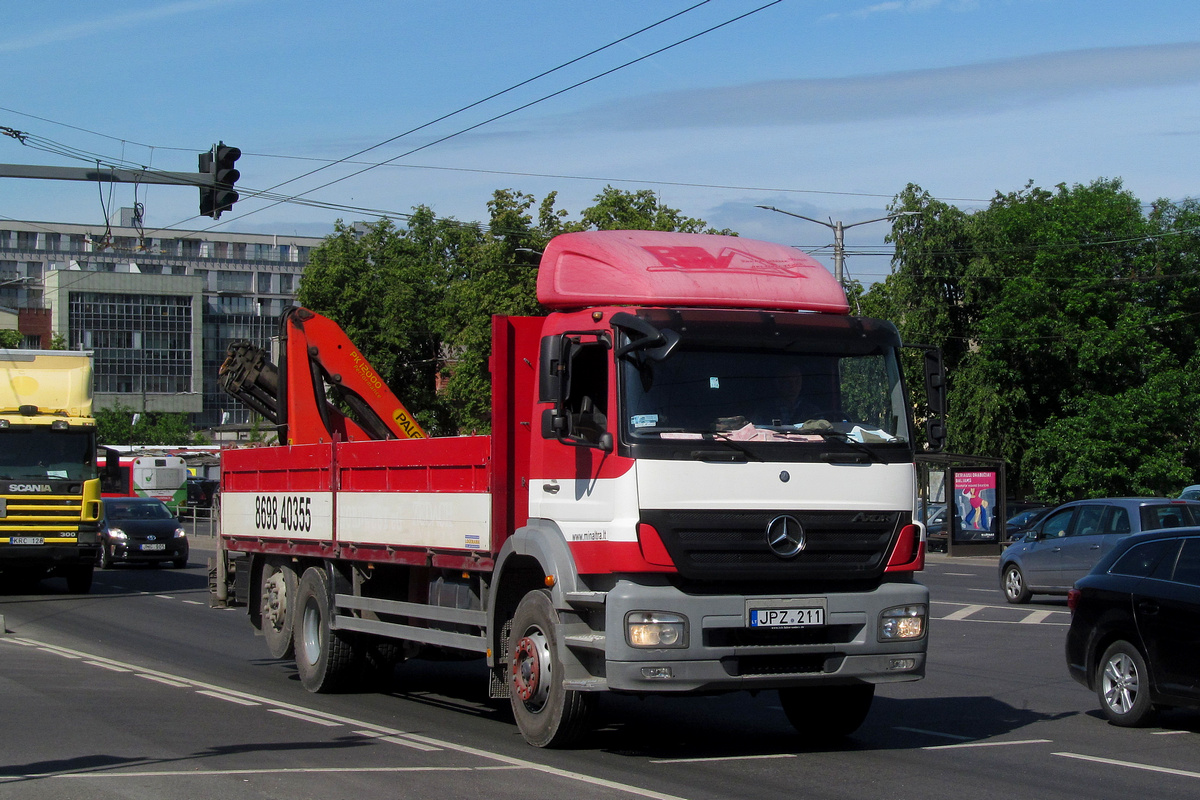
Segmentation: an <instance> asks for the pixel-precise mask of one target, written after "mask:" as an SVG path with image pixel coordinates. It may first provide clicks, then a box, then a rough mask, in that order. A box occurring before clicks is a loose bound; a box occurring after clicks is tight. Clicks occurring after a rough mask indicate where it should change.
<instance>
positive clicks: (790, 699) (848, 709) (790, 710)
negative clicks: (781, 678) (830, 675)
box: [779, 683, 875, 740]
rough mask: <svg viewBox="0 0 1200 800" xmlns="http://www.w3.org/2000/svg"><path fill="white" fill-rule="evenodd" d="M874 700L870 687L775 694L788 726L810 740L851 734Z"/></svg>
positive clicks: (807, 688)
mask: <svg viewBox="0 0 1200 800" xmlns="http://www.w3.org/2000/svg"><path fill="white" fill-rule="evenodd" d="M874 698H875V684H873V683H859V684H853V685H851V686H803V687H793V688H790V689H780V690H779V702H780V704H781V705H782V706H783V713H785V714H787V718H788V722H790V723H792V726H793V727H795V729H796V730H797V731H799V732H800V735H801V736H803V737H804V738H806V739H812V740H819V739H825V738H828V737H831V736H849V735H850V734H852V733H854V732H855V731H856V730H858V728H859V726H860V725H862V724H863V721H864V720H865V719H866V718H867V713H868V712H869V711H870V710H871V701H872V700H873V699H874Z"/></svg>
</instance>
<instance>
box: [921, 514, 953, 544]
mask: <svg viewBox="0 0 1200 800" xmlns="http://www.w3.org/2000/svg"><path fill="white" fill-rule="evenodd" d="M949 519H950V517H949V506H947V505H946V504H945V503H939V504H938V505H931V506H930V507H929V517H928V518H927V519H926V520H925V548H926V549H927V550H929V552H931V553H945V552H946V550H947V540H948V538H949V536H950V524H949Z"/></svg>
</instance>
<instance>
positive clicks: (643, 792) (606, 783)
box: [0, 639, 683, 800]
mask: <svg viewBox="0 0 1200 800" xmlns="http://www.w3.org/2000/svg"><path fill="white" fill-rule="evenodd" d="M0 641H4V640H3V639H0ZM29 641H34V640H29ZM34 644H36V645H38V646H43V643H42V642H34ZM63 650H64V651H65V652H73V653H76V654H77V655H78V656H79V657H80V658H85V657H86V658H91V659H95V660H96V661H103V662H105V663H108V664H115V665H117V666H121V667H125V668H127V669H129V670H130V671H133V672H138V673H139V674H142V675H150V674H152V673H153V671H152V670H147V669H143V668H142V667H138V666H135V665H132V664H125V663H122V662H120V661H114V660H112V659H108V658H103V657H101V656H96V655H93V654H91V653H82V652H78V651H67V650H65V648H63ZM160 675H161V676H162V677H164V678H166V677H168V676H166V675H165V674H162V673H160ZM179 680H180V681H186V683H185V684H184V685H185V686H191V687H194V688H196V689H210V690H212V691H215V692H223V693H225V694H228V695H230V696H233V697H244V698H247V699H252V700H257V701H259V702H261V703H263V704H265V705H269V706H275V707H278V708H286V709H289V710H293V711H295V713H298V714H307V715H310V716H312V717H314V718H321V719H326V720H329V721H332V722H335V723H340V724H345V725H351V726H354V727H358V728H364V729H367V730H372V731H378V732H381V733H385V734H389V735H390V734H397V733H399V732H398V731H395V730H393V729H391V728H387V727H384V726H381V725H375V724H373V723H370V722H364V721H362V720H354V719H349V718H347V717H341V716H338V715H336V714H328V713H326V712H323V711H315V710H313V709H308V708H303V707H302V706H295V705H291V704H289V703H280V702H279V701H277V700H271V699H268V698H264V697H259V696H257V695H252V694H247V693H245V692H239V691H236V690H233V689H227V688H224V687H222V686H217V685H215V684H210V683H202V682H200V681H193V680H189V679H187V678H180V679H179ZM405 738H408V739H412V740H413V741H418V742H424V743H426V744H431V745H435V746H437V747H441V748H442V749H444V750H451V751H453V752H456V753H463V754H465V755H473V756H476V757H478V758H483V759H487V760H489V761H497V762H499V763H500V764H502V765H507V766H509V767H512V768H517V769H530V770H534V771H535V772H541V773H543V774H545V775H554V776H556V777H560V778H566V779H567V780H572V781H576V782H578V783H585V784H588V785H590V786H599V787H602V788H606V789H612V790H614V791H618V792H623V793H625V794H629V795H633V796H635V797H646V798H650V800H683V798H681V797H679V796H677V795H673V794H666V793H665V792H656V791H654V790H652V789H643V788H640V787H638V786H630V785H629V784H626V783H619V782H617V781H610V780H606V779H604V778H597V777H595V776H592V775H585V774H583V773H581V772H573V771H571V770H566V769H559V768H557V767H551V766H549V765H546V764H538V763H537V762H535V761H529V760H526V759H524V758H514V757H513V756H506V755H502V754H500V753H493V752H491V751H489V750H481V749H479V748H477V747H468V746H466V745H461V744H455V743H454V742H447V741H442V740H440V739H434V738H431V737H428V736H420V735H418V734H415V733H413V734H406V735H405ZM418 769H420V768H418ZM461 769H462V770H470V769H471V768H470V767H464V768H461ZM281 771H282V772H288V771H295V772H304V771H309V772H320V771H337V770H281ZM345 771H347V772H354V771H360V772H368V771H379V772H411V771H414V770H412V769H406V768H395V769H391V768H384V769H379V770H369V769H364V770H355V769H353V768H348V769H346V770H345ZM247 772H248V773H251V774H253V773H260V774H261V773H262V772H264V770H247V771H243V772H240V773H229V772H213V773H212V774H214V775H225V774H246V773H247ZM114 774H119V775H130V776H132V775H134V773H114ZM137 774H138V775H149V774H150V773H137ZM159 774H162V775H201V774H204V773H202V772H182V773H176V772H171V773H159ZM47 777H50V776H47ZM53 777H64V778H65V777H79V776H78V775H61V776H59V775H55V776H53ZM88 777H97V776H96V775H95V774H92V773H89V774H88ZM0 782H3V780H0Z"/></svg>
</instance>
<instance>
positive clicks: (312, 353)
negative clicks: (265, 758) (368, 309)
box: [213, 231, 944, 747]
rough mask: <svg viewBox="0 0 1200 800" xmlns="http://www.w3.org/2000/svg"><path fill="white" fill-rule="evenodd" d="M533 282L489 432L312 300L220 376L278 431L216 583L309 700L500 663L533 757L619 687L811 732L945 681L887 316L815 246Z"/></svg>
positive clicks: (597, 267)
mask: <svg viewBox="0 0 1200 800" xmlns="http://www.w3.org/2000/svg"><path fill="white" fill-rule="evenodd" d="M538 300H539V301H540V303H541V304H542V306H543V307H545V308H546V309H548V310H549V314H548V315H547V316H545V317H511V316H496V317H493V320H492V343H491V344H492V355H491V360H490V371H491V379H492V396H491V412H492V413H491V420H492V423H491V424H492V430H491V432H490V433H489V434H486V435H471V436H453V437H432V438H427V437H426V436H425V432H424V431H422V430H421V429H420V427H419V426H416V425H415V423H413V422H412V415H411V414H410V413H409V412H408V410H407V409H405V408H404V406H403V404H401V403H400V401H399V400H398V399H397V398H396V397H395V396H394V395H393V394H392V393H391V391H390V390H389V389H388V388H387V387H386V386H383V385H382V384H381V383H380V382H377V375H376V373H375V371H374V369H371V368H367V369H363V366H364V365H365V361H360V359H361V355H360V354H359V352H358V350H357V349H356V348H355V347H354V346H353V344H352V343H350V342H349V340H348V339H347V337H346V335H345V334H344V333H343V332H342V330H341V329H340V328H339V327H338V326H337V325H336V324H335V323H334V322H333V321H332V320H329V319H327V318H325V317H323V316H321V315H319V314H316V313H314V312H312V311H309V310H306V309H299V308H297V309H291V310H289V311H288V312H287V313H285V315H284V316H283V317H282V318H281V320H280V331H279V335H280V340H279V341H280V344H279V356H278V358H277V359H276V360H277V361H278V363H277V364H276V363H275V361H272V359H271V358H269V357H268V356H267V354H266V353H265V352H264V351H262V350H261V349H259V348H257V347H255V346H254V345H252V344H250V343H248V342H235V343H233V344H232V345H230V348H229V354H228V357H227V359H226V361H225V364H224V365H223V366H222V368H221V375H220V381H221V384H222V386H223V387H224V388H225V389H226V390H227V391H229V392H230V393H231V394H233V395H234V396H236V397H238V398H240V399H241V400H243V401H244V402H245V403H246V404H247V405H248V406H249V407H250V408H252V409H253V410H255V411H256V412H258V413H259V414H262V415H263V416H264V417H265V418H266V420H267V422H268V423H270V424H272V425H274V426H275V430H276V431H277V432H278V437H279V441H280V442H281V443H282V444H281V445H279V446H275V447H253V448H246V449H235V450H230V451H226V453H225V454H224V455H223V458H222V475H221V480H222V492H221V503H222V505H221V519H222V528H221V545H222V557H221V558H220V559H219V560H218V561H217V563H216V565H215V572H214V575H215V579H214V581H213V587H214V591H215V592H216V594H217V601H218V602H221V601H222V600H227V599H228V598H230V597H232V598H233V599H234V600H235V601H240V602H245V603H246V604H247V606H248V611H249V615H250V619H251V622H252V623H253V625H254V626H255V627H256V628H257V629H258V630H259V631H260V632H261V634H262V635H263V637H264V638H265V640H266V644H267V647H268V650H269V652H270V653H271V655H272V656H274V657H276V658H282V657H289V656H293V655H294V656H295V662H296V667H297V670H298V672H299V677H300V681H301V683H302V684H303V685H304V686H305V687H306V688H307V689H309V690H311V691H317V692H323V691H331V690H336V689H339V688H345V687H349V686H359V685H362V681H363V679H364V678H366V679H369V678H372V677H378V676H380V675H383V674H388V673H390V670H391V668H392V666H393V665H394V664H395V663H396V661H397V660H399V659H402V658H419V657H422V656H426V655H433V656H436V657H439V658H445V657H447V655H448V654H454V655H458V656H464V657H476V658H477V657H479V656H483V657H484V658H485V659H486V665H487V667H486V669H485V670H483V669H481V674H480V678H481V680H482V679H485V678H486V679H487V680H488V682H489V687H490V691H491V693H492V695H493V696H495V697H507V698H508V699H509V702H510V704H511V707H512V711H513V715H514V717H515V719H516V723H517V726H518V728H519V730H520V732H521V734H522V735H523V736H524V738H525V739H526V740H527V741H528V742H529V743H530V744H533V745H535V746H540V747H550V746H562V745H565V744H567V743H569V742H571V741H573V740H575V739H577V737H578V736H579V735H580V734H581V733H583V732H584V731H586V730H587V726H588V724H589V715H590V714H591V712H592V710H593V708H594V706H595V705H596V702H597V699H598V698H600V697H602V696H603V695H604V694H605V693H607V692H621V693H626V694H634V695H651V694H662V695H677V696H678V695H695V696H697V697H698V698H699V697H702V696H705V695H711V694H715V693H721V692H735V691H751V692H757V691H765V690H772V691H777V692H778V694H779V699H780V705H781V706H782V708H783V710H784V712H785V713H786V715H787V716H788V718H789V719H790V720H791V721H792V723H793V724H794V725H795V726H796V727H797V729H799V730H800V731H801V732H802V733H804V734H807V735H810V736H813V737H831V736H834V737H835V736H840V735H846V734H849V733H851V732H853V731H854V730H856V729H857V728H858V727H859V725H860V724H861V723H862V722H863V721H864V719H865V717H866V716H867V714H868V711H869V709H870V706H871V700H872V698H873V696H874V692H875V687H876V686H877V685H878V684H881V683H889V682H899V681H912V680H917V679H919V678H921V677H922V676H923V675H924V672H925V654H926V646H927V645H926V643H927V620H928V608H929V595H928V592H927V591H926V589H925V588H924V587H923V586H922V585H921V584H919V583H918V582H916V580H915V578H914V575H915V573H916V572H917V571H918V570H920V569H922V567H923V565H924V557H925V550H924V529H923V527H922V526H921V524H920V523H918V522H915V521H914V519H913V508H914V501H915V496H916V470H915V466H914V458H915V452H916V448H917V446H918V445H917V440H918V438H919V437H917V436H916V434H915V431H914V421H913V405H912V402H911V400H910V396H909V393H908V390H907V387H906V383H905V381H904V379H903V376H902V375H901V359H900V348H901V346H902V344H901V341H900V337H899V335H898V333H897V331H896V329H895V327H893V326H892V325H891V324H889V323H887V322H883V321H880V320H876V319H870V318H865V317H856V316H851V315H850V314H849V308H848V304H847V301H846V296H845V293H844V292H843V291H842V288H841V287H840V286H839V285H838V284H837V282H836V281H834V279H833V277H832V276H831V275H830V274H829V272H828V271H827V270H825V269H824V267H822V266H821V265H820V264H819V263H817V262H816V261H814V260H813V259H811V258H809V257H808V256H806V255H804V254H803V253H800V252H798V251H796V250H793V249H791V248H788V247H784V246H781V245H776V244H771V243H767V242H759V241H754V240H749V239H743V238H735V237H726V236H710V235H697V234H679V233H662V232H643V231H601V232H584V233H571V234H566V235H563V236H559V237H557V238H555V239H553V240H552V241H551V242H550V244H549V245H548V247H547V249H546V251H545V253H544V255H543V256H542V260H541V265H540V268H539V275H538ZM923 350H924V356H923V359H924V363H925V370H924V380H925V384H926V391H927V394H928V404H927V405H928V409H927V410H928V413H927V414H925V413H923V416H926V417H927V422H926V425H927V434H926V437H925V438H926V440H927V441H928V443H929V445H930V446H931V447H932V448H934V449H936V448H938V447H940V446H941V443H942V440H943V439H944V423H943V404H944V390H943V389H942V386H943V375H942V372H941V359H940V354H939V353H938V352H937V351H936V350H934V349H932V348H923ZM697 702H703V700H701V699H697Z"/></svg>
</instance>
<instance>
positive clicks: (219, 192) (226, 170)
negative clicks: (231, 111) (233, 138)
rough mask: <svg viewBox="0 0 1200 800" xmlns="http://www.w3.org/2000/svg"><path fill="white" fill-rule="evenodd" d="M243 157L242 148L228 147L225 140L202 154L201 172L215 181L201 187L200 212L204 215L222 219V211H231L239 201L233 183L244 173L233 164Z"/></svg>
mask: <svg viewBox="0 0 1200 800" xmlns="http://www.w3.org/2000/svg"><path fill="white" fill-rule="evenodd" d="M241 157H242V151H241V150H239V149H237V148H236V147H227V146H226V145H225V143H224V142H218V143H217V144H215V145H213V149H212V150H211V151H209V152H207V153H201V154H200V158H199V168H200V172H201V173H205V174H207V175H209V176H211V178H212V182H213V185H212V186H201V187H200V213H201V214H202V215H203V216H206V217H212V218H213V219H220V218H221V212H222V211H229V210H230V209H232V208H233V204H234V203H236V202H237V201H238V193H237V192H236V191H234V188H233V185H234V184H235V183H237V179H238V178H240V177H242V174H241V173H240V172H238V171H237V170H236V169H235V168H234V166H233V165H234V163H235V162H236V161H237V160H238V159H239V158H241Z"/></svg>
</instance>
